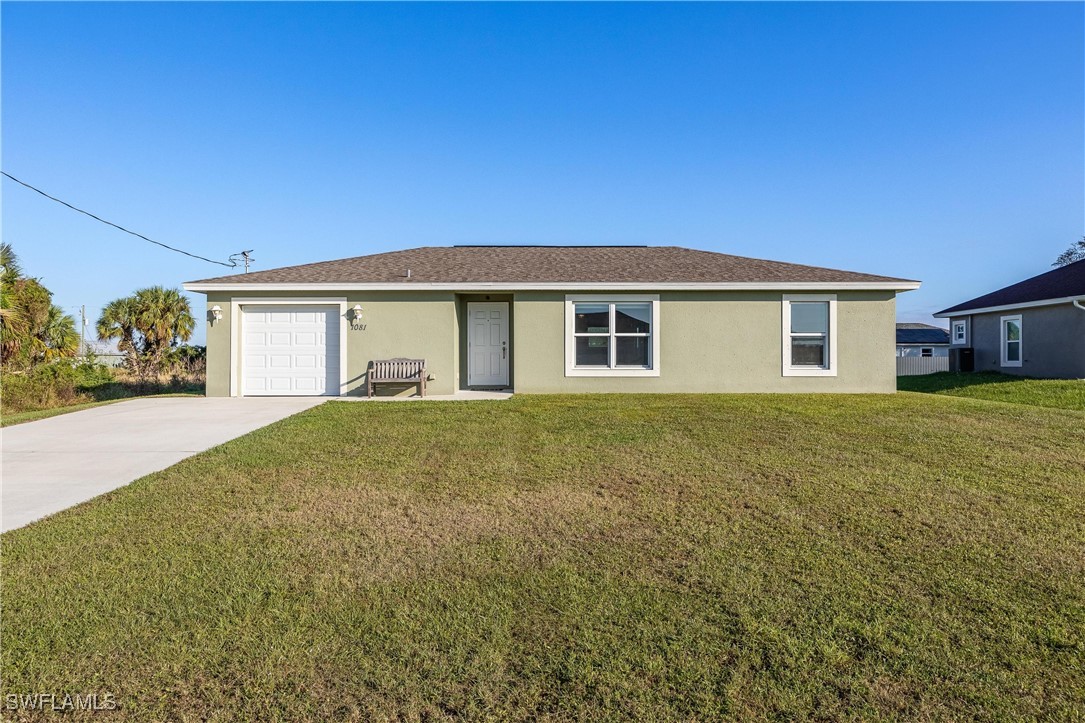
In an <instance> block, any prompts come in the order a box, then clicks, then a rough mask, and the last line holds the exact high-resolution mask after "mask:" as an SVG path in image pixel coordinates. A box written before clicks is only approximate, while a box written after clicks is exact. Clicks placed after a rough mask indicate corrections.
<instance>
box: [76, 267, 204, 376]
mask: <svg viewBox="0 0 1085 723" xmlns="http://www.w3.org/2000/svg"><path fill="white" fill-rule="evenodd" d="M195 327H196V319H195V318H194V317H193V316H192V307H191V306H190V305H189V303H188V299H187V298H185V296H184V295H183V294H182V293H181V292H180V291H178V290H177V289H167V288H164V287H162V286H151V287H149V288H146V289H140V290H138V291H136V293H135V294H133V295H132V296H127V297H124V298H122V299H116V300H114V301H111V302H109V303H108V304H107V305H106V306H105V308H103V309H102V315H101V316H100V317H99V318H98V323H97V325H96V328H97V331H98V338H99V339H102V340H103V341H104V340H109V339H116V340H117V347H118V348H119V349H120V350H121V351H122V352H124V353H125V354H127V355H128V364H129V367H130V368H131V369H132V370H133V371H135V372H137V373H139V374H140V376H146V375H147V374H148V373H149V372H150V371H152V370H158V369H159V368H160V367H161V365H162V362H163V359H164V355H165V353H166V352H167V351H168V350H169V349H171V348H172V347H175V346H177V344H179V343H180V342H183V341H188V340H189V338H191V337H192V332H193V330H194V329H195Z"/></svg>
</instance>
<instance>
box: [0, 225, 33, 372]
mask: <svg viewBox="0 0 1085 723" xmlns="http://www.w3.org/2000/svg"><path fill="white" fill-rule="evenodd" d="M22 275H23V270H22V268H20V267H19V258H18V257H17V256H16V255H15V251H14V250H13V249H12V248H11V244H9V243H0V345H2V347H3V349H4V352H3V358H4V359H5V360H6V359H7V358H8V357H9V356H11V355H12V353H14V352H15V351H16V350H17V349H18V347H19V346H20V343H19V341H18V340H19V339H20V338H21V337H22V336H23V335H25V334H26V333H27V331H29V328H28V324H27V322H26V319H25V317H24V316H23V315H22V314H20V313H19V310H18V309H17V308H16V306H17V304H16V296H15V282H17V281H18V280H19V278H20V277H21V276H22Z"/></svg>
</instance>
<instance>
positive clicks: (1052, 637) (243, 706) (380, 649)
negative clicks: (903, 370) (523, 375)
mask: <svg viewBox="0 0 1085 723" xmlns="http://www.w3.org/2000/svg"><path fill="white" fill-rule="evenodd" d="M1083 425H1085V413H1082V412H1076V411H1068V410H1059V409H1045V408H1040V407H1031V406H1024V405H1017V406H1012V405H997V404H990V403H988V402H984V401H978V400H970V399H958V398H951V397H943V396H931V395H917V394H897V395H886V396H745V395H735V396H580V397H560V396H554V397H517V398H514V399H512V400H511V401H506V402H455V403H438V402H432V403H425V402H423V403H402V404H364V403H361V404H351V403H329V404H325V405H323V406H321V407H318V408H316V409H313V410H310V411H308V412H305V413H303V414H300V415H297V416H295V417H293V418H291V419H288V420H285V421H283V422H280V423H278V424H275V425H272V426H270V427H267V428H265V429H262V430H259V431H257V432H255V433H253V434H250V435H248V436H246V437H243V438H241V439H238V440H236V441H234V442H231V443H229V444H226V445H223V446H222V447H218V448H215V449H213V450H210V451H208V452H206V453H204V454H201V455H198V456H196V457H194V458H192V459H190V460H188V461H185V462H183V463H181V464H178V465H176V466H175V467H172V468H170V469H168V470H166V471H164V472H161V473H158V474H155V475H152V476H150V477H147V478H144V479H142V480H140V481H138V482H136V483H134V484H132V485H130V486H128V487H126V488H123V489H121V490H118V491H116V492H114V493H111V494H109V495H107V496H105V497H102V498H100V499H98V500H95V501H93V502H91V503H88V504H85V505H83V506H81V507H79V508H76V509H75V510H71V511H68V512H65V513H61V514H59V515H56V516H55V517H53V518H50V519H48V520H45V521H43V522H41V523H38V524H35V525H32V526H30V527H29V528H25V529H22V530H16V531H14V532H11V533H8V534H5V535H4V536H3V537H2V544H3V563H4V564H3V571H2V593H3V598H2V599H3V629H2V641H0V642H2V644H3V645H2V653H0V655H2V681H3V691H2V692H3V693H4V694H13V693H14V694H17V693H26V692H35V691H37V692H55V693H58V694H63V693H81V694H86V693H89V692H99V693H104V692H110V693H113V694H114V695H115V696H116V700H117V701H118V703H119V705H120V708H119V713H120V715H119V716H117V717H119V718H122V719H128V720H139V721H142V720H164V719H169V720H182V719H186V720H206V719H213V720H231V719H235V720H284V721H286V720H305V719H308V720H350V719H372V718H377V719H390V718H406V719H426V720H440V719H446V718H452V717H465V718H484V719H497V720H517V719H519V720H524V719H532V720H534V719H540V718H542V719H551V720H569V719H580V720H583V719H590V720H595V719H615V718H638V719H644V720H664V719H673V720H697V719H700V720H709V719H716V718H720V717H723V718H730V719H734V720H758V719H761V720H765V719H772V720H802V719H811V718H813V719H821V720H826V719H841V718H848V719H859V718H863V719H866V718H882V719H903V720H917V719H921V720H948V719H956V720H973V719H975V720H1005V719H1009V718H1016V719H1021V718H1044V719H1051V720H1070V719H1073V718H1075V717H1077V716H1079V715H1080V713H1081V711H1082V710H1085V667H1083V665H1082V661H1083V660H1085V582H1083V581H1085V526H1083V522H1082V521H1083V520H1085V453H1083V445H1082V444H1081V443H1080V442H1081V439H1082V429H1083ZM87 718H88V719H94V715H88V716H87ZM109 719H110V720H112V719H114V717H112V716H111V717H110V718H109Z"/></svg>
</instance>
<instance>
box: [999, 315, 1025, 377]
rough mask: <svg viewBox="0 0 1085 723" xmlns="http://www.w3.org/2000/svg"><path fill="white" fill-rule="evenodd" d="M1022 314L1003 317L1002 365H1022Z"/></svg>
mask: <svg viewBox="0 0 1085 723" xmlns="http://www.w3.org/2000/svg"><path fill="white" fill-rule="evenodd" d="M1022 358H1023V354H1022V340H1021V315H1020V314H1015V315H1014V316H1004V317H1002V366H1004V367H1019V366H1021V359H1022Z"/></svg>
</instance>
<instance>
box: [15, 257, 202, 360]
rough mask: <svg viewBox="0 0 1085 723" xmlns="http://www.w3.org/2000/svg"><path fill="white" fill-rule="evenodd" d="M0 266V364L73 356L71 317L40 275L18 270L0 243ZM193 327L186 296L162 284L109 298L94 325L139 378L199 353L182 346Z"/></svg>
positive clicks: (75, 349) (74, 342) (75, 335)
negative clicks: (32, 275) (60, 305)
mask: <svg viewBox="0 0 1085 723" xmlns="http://www.w3.org/2000/svg"><path fill="white" fill-rule="evenodd" d="M0 267H2V269H0V364H2V365H3V367H4V368H6V369H9V370H12V369H23V370H25V369H30V368H33V367H34V366H36V365H39V364H43V363H48V362H51V361H56V360H58V359H64V358H71V357H75V356H77V355H78V353H79V332H78V331H77V330H76V325H75V319H74V318H72V316H71V315H70V314H66V313H64V310H63V309H62V308H60V307H59V306H57V305H56V304H54V303H53V295H52V293H51V292H50V291H49V289H47V288H46V287H45V286H44V285H43V284H42V283H41V280H40V279H37V278H33V277H30V276H27V275H25V274H24V273H23V270H22V267H21V265H20V264H19V259H18V257H17V256H16V254H15V251H14V250H13V249H12V247H11V244H8V243H3V244H0ZM195 328H196V320H195V318H194V317H193V315H192V308H191V305H190V304H189V302H188V299H187V298H185V296H184V295H183V294H182V293H181V291H180V290H178V289H170V288H165V287H163V286H150V287H148V288H145V289H139V290H138V291H136V292H135V293H134V294H132V295H131V296H125V297H123V298H120V299H115V300H114V301H111V302H109V303H108V304H106V305H105V307H104V308H103V309H102V313H101V315H100V316H99V317H98V321H97V323H96V324H95V331H96V332H97V336H98V339H100V340H101V341H115V342H116V343H117V348H118V350H119V351H120V352H121V353H122V354H124V355H125V366H126V367H127V368H128V369H129V371H131V372H133V373H134V374H136V375H137V376H138V377H139V378H140V379H147V378H149V377H151V376H153V375H155V374H157V373H159V372H161V371H163V370H164V369H165V368H166V367H168V366H170V365H171V364H175V363H177V362H179V361H180V362H184V361H185V360H186V359H189V358H191V357H194V356H197V355H201V354H202V349H201V348H199V347H188V346H185V345H184V342H187V341H188V340H189V339H190V338H191V337H192V332H193V331H194V330H195Z"/></svg>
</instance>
